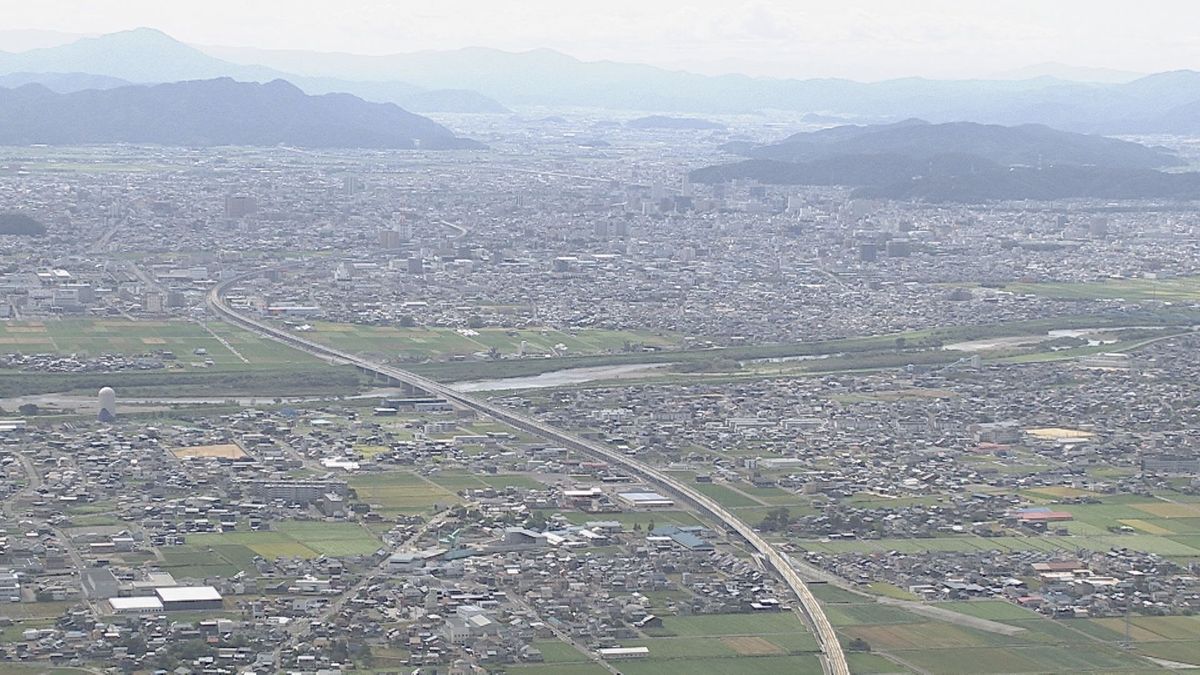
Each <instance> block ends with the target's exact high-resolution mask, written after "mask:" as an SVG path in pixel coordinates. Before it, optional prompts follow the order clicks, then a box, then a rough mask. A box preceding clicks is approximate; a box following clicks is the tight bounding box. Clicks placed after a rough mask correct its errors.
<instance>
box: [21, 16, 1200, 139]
mask: <svg viewBox="0 0 1200 675" xmlns="http://www.w3.org/2000/svg"><path fill="white" fill-rule="evenodd" d="M17 73H44V74H51V73H53V74H64V73H81V74H89V75H98V76H104V77H109V78H116V79H120V80H125V81H128V82H135V83H158V82H175V81H182V80H194V79H210V78H214V77H232V78H234V79H237V80H243V81H254V82H268V81H271V80H274V79H286V80H288V81H289V82H292V83H293V84H295V85H296V86H298V87H300V88H301V89H302V90H304V91H305V92H307V93H310V94H322V93H329V92H346V93H351V94H354V95H356V96H360V97H362V98H365V99H368V100H374V101H385V102H391V103H396V104H398V105H400V106H402V107H405V108H407V109H411V110H413V111H417V112H494V113H502V112H506V108H505V106H518V105H521V106H572V107H596V108H609V109H620V110H643V111H647V112H682V113H700V114H705V113H747V112H756V111H763V110H770V109H778V110H791V111H799V112H804V113H808V114H815V115H816V116H817V117H815V118H814V119H817V118H819V119H839V118H840V119H847V120H851V121H853V120H858V121H862V122H868V123H874V122H889V121H897V120H902V119H905V118H910V117H919V118H922V119H926V120H930V121H931V122H951V121H964V120H970V121H975V122H983V123H993V124H1003V125H1016V124H1027V123H1037V124H1045V125H1048V126H1051V127H1054V128H1057V129H1064V130H1070V131H1080V132H1086V133H1103V134H1188V135H1190V134H1200V73H1198V72H1195V71H1175V72H1168V73H1159V74H1156V75H1149V76H1145V77H1136V74H1133V73H1120V72H1114V71H1104V70H1099V69H1093V70H1088V69H1079V68H1067V67H1062V66H1057V65H1055V64H1043V65H1041V66H1034V67H1031V68H1029V69H1027V70H1025V71H1018V72H1017V73H1008V74H1004V75H1003V76H1002V79H993V80H928V79H923V78H905V79H897V80H888V81H884V82H874V83H863V82H854V81H850V80H844V79H809V80H799V79H772V78H755V77H748V76H745V75H721V76H707V75H697V74H693V73H687V72H681V71H671V70H665V69H662V68H656V67H652V66H647V65H638V64H630V63H616V62H611V61H596V62H585V61H580V60H578V59H575V58H573V57H570V56H567V55H565V54H562V53H559V52H555V51H552V50H548V49H538V50H533V51H528V52H521V53H513V52H505V51H500V50H495V49H485V48H466V49H458V50H451V51H424V52H414V53H408V54H393V55H387V56H363V55H355V54H340V53H320V52H309V51H302V50H290V51H289V50H261V49H253V48H231V47H211V46H209V47H201V48H197V47H193V46H189V45H186V44H183V43H181V42H179V41H177V40H175V39H173V38H171V37H170V36H167V35H165V34H163V33H161V32H159V31H156V30H153V29H148V28H140V29H136V30H131V31H125V32H121V33H112V34H108V35H102V36H99V37H89V38H81V39H79V40H76V41H74V42H71V43H69V44H61V45H58V46H53V47H46V48H40V49H31V50H28V51H22V52H15V53H4V52H0V75H4V74H9V75H12V74H17ZM1026 75H1028V77H1025V76H1026ZM1064 76H1065V77H1077V78H1080V81H1071V80H1066V79H1062V77H1064ZM1012 77H1018V78H1022V79H1010V78H1012ZM1131 78H1135V79H1131ZM39 81H40V80H39ZM77 82H78V83H79V84H83V81H82V80H79V81H77ZM42 83H43V84H46V85H47V86H49V87H51V88H58V89H60V90H63V89H65V88H66V86H67V84H66V83H58V84H54V83H51V82H49V81H42Z"/></svg>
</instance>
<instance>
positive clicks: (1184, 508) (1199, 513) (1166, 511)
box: [1130, 502, 1200, 518]
mask: <svg viewBox="0 0 1200 675" xmlns="http://www.w3.org/2000/svg"><path fill="white" fill-rule="evenodd" d="M1130 506H1132V507H1133V508H1135V509H1137V510H1138V511H1145V512H1146V513H1149V514H1150V515H1153V516H1158V517H1159V518H1200V506H1196V505H1195V504H1179V503H1177V502H1147V503H1145V504H1130Z"/></svg>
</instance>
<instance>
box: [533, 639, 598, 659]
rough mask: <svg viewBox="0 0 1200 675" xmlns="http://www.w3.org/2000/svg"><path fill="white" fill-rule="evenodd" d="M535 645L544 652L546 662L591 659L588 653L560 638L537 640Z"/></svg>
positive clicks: (543, 656)
mask: <svg viewBox="0 0 1200 675" xmlns="http://www.w3.org/2000/svg"><path fill="white" fill-rule="evenodd" d="M533 647H534V648H535V649H537V650H539V651H541V652H542V658H543V659H544V660H545V662H546V663H582V662H586V661H588V660H589V659H588V656H587V655H586V654H584V653H582V652H580V651H579V650H578V649H575V648H574V647H572V646H571V645H569V644H567V643H565V642H561V641H559V640H537V641H535V642H534V643H533Z"/></svg>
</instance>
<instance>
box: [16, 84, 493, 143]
mask: <svg viewBox="0 0 1200 675" xmlns="http://www.w3.org/2000/svg"><path fill="white" fill-rule="evenodd" d="M31 143H48V144H92V143H152V144H161V145H188V146H192V145H195V146H213V145H277V144H285V145H294V146H300V147H310V148H318V147H356V148H400V149H410V148H421V149H430V150H444V149H457V148H478V147H482V146H481V145H480V144H479V143H477V142H476V141H472V140H470V139H465V138H459V137H457V136H455V135H454V134H453V133H452V132H451V131H450V130H449V129H447V128H445V127H443V126H442V125H440V124H437V123H436V122H434V121H432V120H430V119H428V118H426V117H421V116H420V115H416V114H413V113H410V112H408V111H406V110H403V109H401V108H399V107H398V106H396V105H394V104H391V103H368V102H366V101H363V100H362V99H360V98H357V97H354V96H351V95H349V94H325V95H321V96H309V95H307V94H305V93H304V92H303V91H301V90H300V89H298V88H297V87H295V86H294V85H292V84H289V83H288V82H285V81H283V80H274V81H271V82H268V83H266V84H258V83H247V82H236V81H234V80H232V79H229V78H219V79H212V80H195V81H187V82H177V83H171V84H159V85H132V86H122V87H115V88H111V89H88V90H83V91H76V92H72V93H66V94H59V93H55V92H54V91H51V90H50V89H48V88H47V87H45V86H42V85H39V84H28V85H25V86H22V87H18V88H16V89H0V144H4V145H25V144H31Z"/></svg>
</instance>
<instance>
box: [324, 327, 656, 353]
mask: <svg viewBox="0 0 1200 675" xmlns="http://www.w3.org/2000/svg"><path fill="white" fill-rule="evenodd" d="M307 337H309V338H311V339H314V340H316V341H317V342H321V343H324V344H328V345H330V346H332V347H335V348H338V349H344V350H348V351H352V352H358V353H361V354H385V355H389V356H401V357H404V358H409V359H432V360H444V359H448V358H450V357H452V356H470V355H472V354H478V353H486V352H489V351H490V350H492V349H495V350H496V351H497V352H499V353H500V354H504V355H515V354H517V353H519V352H520V350H521V345H522V343H524V349H525V354H527V355H530V356H539V355H551V356H567V355H572V356H582V355H589V354H605V353H611V352H620V351H622V350H623V349H624V348H625V345H626V344H642V345H647V346H655V347H663V348H666V347H673V346H677V345H678V344H680V340H679V338H677V337H675V336H664V335H658V334H655V333H651V332H649V331H611V330H600V329H586V330H579V331H575V332H571V333H566V332H563V331H557V330H552V329H525V330H510V329H503V328H480V329H475V330H459V329H454V328H399V327H393V326H364V325H357V324H336V323H326V322H317V323H314V324H313V330H312V331H311V332H309V333H308V334H307Z"/></svg>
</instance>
